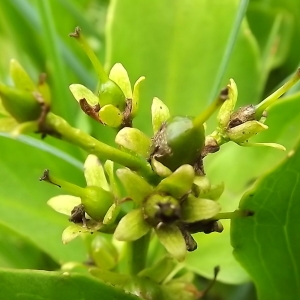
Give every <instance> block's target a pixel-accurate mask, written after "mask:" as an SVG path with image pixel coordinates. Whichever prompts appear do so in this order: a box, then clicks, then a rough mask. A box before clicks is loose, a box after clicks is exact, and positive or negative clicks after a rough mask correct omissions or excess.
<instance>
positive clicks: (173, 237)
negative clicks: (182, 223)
mask: <svg viewBox="0 0 300 300" xmlns="http://www.w3.org/2000/svg"><path fill="white" fill-rule="evenodd" d="M155 232H156V235H157V237H158V239H159V241H160V242H161V243H162V244H163V246H164V247H165V248H166V250H167V251H168V252H169V253H170V254H171V255H172V256H173V257H174V258H175V259H177V260H178V261H183V260H184V259H185V256H186V244H185V241H184V238H183V236H182V233H181V231H180V229H179V228H178V227H177V226H175V225H173V224H172V225H166V224H162V225H161V226H159V227H158V228H156V229H155Z"/></svg>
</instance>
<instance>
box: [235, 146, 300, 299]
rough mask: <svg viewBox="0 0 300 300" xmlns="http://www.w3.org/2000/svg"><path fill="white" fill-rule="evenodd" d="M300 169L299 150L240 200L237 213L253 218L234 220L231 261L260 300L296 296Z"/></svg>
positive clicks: (299, 260) (299, 290)
mask: <svg viewBox="0 0 300 300" xmlns="http://www.w3.org/2000/svg"><path fill="white" fill-rule="evenodd" d="M299 170H300V145H298V147H297V148H296V149H295V151H292V152H290V154H289V155H288V156H287V158H286V159H285V161H284V162H283V163H282V164H281V165H280V166H278V167H277V168H276V169H275V170H274V171H273V172H271V173H269V174H267V175H266V176H264V177H262V178H261V179H260V180H258V181H257V183H256V184H255V186H254V187H253V188H252V189H251V190H250V191H248V192H247V193H246V194H245V195H244V197H243V198H242V200H241V202H240V208H241V209H249V210H251V211H253V212H254V216H253V217H251V218H244V219H242V218H241V219H235V220H232V230H231V234H232V235H231V236H232V245H233V247H234V254H235V257H236V258H237V259H238V260H239V262H240V263H241V264H242V265H243V266H244V267H245V268H246V270H247V271H248V272H249V274H250V275H251V277H252V278H253V280H254V282H255V285H256V287H257V292H258V296H259V299H264V300H265V299H266V300H268V299H274V300H275V299H295V298H297V296H298V295H300V258H299V251H300V242H299V235H298V224H299V215H300V206H299V193H300V185H299V175H300V171H299Z"/></svg>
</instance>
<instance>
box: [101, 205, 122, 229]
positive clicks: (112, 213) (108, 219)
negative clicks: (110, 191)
mask: <svg viewBox="0 0 300 300" xmlns="http://www.w3.org/2000/svg"><path fill="white" fill-rule="evenodd" d="M120 210H121V207H120V205H117V204H116V203H113V204H112V205H111V207H110V208H109V209H108V211H107V213H106V214H105V216H104V219H103V222H102V223H103V224H105V225H110V224H113V223H114V222H115V220H116V219H117V217H118V215H119V213H120Z"/></svg>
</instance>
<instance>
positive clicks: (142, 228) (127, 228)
mask: <svg viewBox="0 0 300 300" xmlns="http://www.w3.org/2000/svg"><path fill="white" fill-rule="evenodd" d="M150 229H151V227H150V225H149V224H148V223H147V222H145V220H144V216H143V212H142V210H141V209H134V210H132V211H130V212H129V213H128V214H127V215H126V216H124V217H123V218H122V219H121V221H120V222H119V224H118V226H117V228H116V230H115V233H114V238H115V239H116V240H118V241H135V240H138V239H139V238H141V237H142V236H144V235H145V234H147V232H148V231H149V230H150Z"/></svg>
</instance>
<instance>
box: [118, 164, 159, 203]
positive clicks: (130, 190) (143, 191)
mask: <svg viewBox="0 0 300 300" xmlns="http://www.w3.org/2000/svg"><path fill="white" fill-rule="evenodd" d="M117 176H118V178H119V179H120V180H121V182H122V184H123V186H124V188H125V190H126V193H127V196H128V197H129V198H131V199H132V200H133V201H134V202H135V203H136V204H137V205H138V206H140V205H141V204H142V202H143V201H144V199H145V198H146V196H148V195H149V194H151V193H152V192H153V188H152V186H151V185H150V184H149V183H148V182H147V181H145V180H144V179H143V178H142V177H141V176H139V175H138V174H136V173H135V172H133V171H131V170H129V169H127V168H122V169H118V170H117Z"/></svg>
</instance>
